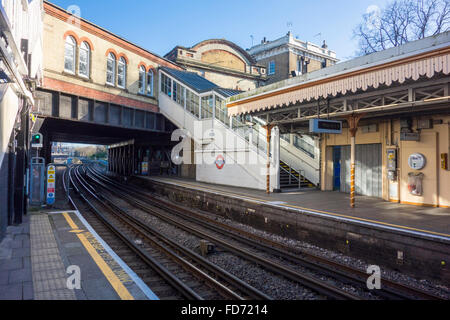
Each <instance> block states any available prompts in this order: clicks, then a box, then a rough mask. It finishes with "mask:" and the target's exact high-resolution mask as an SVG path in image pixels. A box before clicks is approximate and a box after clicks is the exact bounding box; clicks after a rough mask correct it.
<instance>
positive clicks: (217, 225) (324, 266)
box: [87, 167, 442, 300]
mask: <svg viewBox="0 0 450 320" xmlns="http://www.w3.org/2000/svg"><path fill="white" fill-rule="evenodd" d="M87 170H88V172H89V175H90V177H91V179H93V180H94V181H96V183H98V184H99V185H102V186H103V187H105V188H109V190H110V191H114V192H115V193H116V194H117V195H118V196H120V197H121V198H123V199H124V200H125V201H127V202H128V203H130V204H131V205H133V206H135V207H137V208H139V209H141V210H143V211H146V212H148V213H150V214H153V215H156V216H158V217H159V218H161V219H162V220H164V221H166V222H169V223H172V224H174V225H176V226H177V227H179V228H181V229H183V230H186V231H188V232H192V233H193V234H196V235H198V236H200V237H202V238H206V239H208V240H210V241H211V242H213V243H216V244H218V245H220V246H222V247H224V248H226V249H228V250H230V251H231V252H233V253H236V254H238V255H241V256H246V258H247V259H249V258H251V259H249V260H253V262H255V263H258V264H261V260H267V259H260V258H258V257H255V255H254V254H252V253H251V252H245V251H244V252H243V251H240V249H238V248H236V246H234V245H232V244H230V243H227V242H225V241H223V240H222V239H219V238H217V237H213V236H211V235H209V234H207V233H204V232H202V231H199V230H198V229H196V228H192V227H189V226H188V225H186V223H183V222H182V221H189V222H191V223H192V224H195V225H200V226H202V227H204V228H206V229H208V230H211V231H213V232H214V233H216V234H220V235H222V236H224V237H228V238H232V239H233V240H235V241H237V242H240V243H244V244H246V245H248V246H250V247H252V248H257V249H259V250H262V251H264V252H267V253H270V254H272V255H274V256H276V257H278V258H281V259H283V260H286V261H289V262H292V263H295V264H297V265H300V266H303V267H305V268H307V269H310V270H313V271H314V272H317V273H320V274H323V275H326V276H328V277H332V278H334V279H337V280H338V281H340V282H342V283H345V284H350V285H352V286H357V287H359V288H361V289H362V290H367V284H366V280H367V274H366V273H364V272H363V271H361V270H359V269H355V268H352V267H349V266H346V265H343V264H339V263H337V262H335V261H332V260H329V259H326V258H323V257H319V256H316V255H313V254H309V253H305V252H300V251H298V250H293V249H292V248H291V247H288V246H286V245H284V244H281V243H279V242H275V241H272V240H269V239H267V238H264V237H261V236H258V235H255V234H253V233H250V232H246V231H244V230H242V229H239V228H235V227H232V226H230V225H228V224H225V223H221V222H218V221H216V220H213V219H211V218H208V217H205V216H204V215H201V214H199V213H197V212H196V211H194V210H190V209H187V208H185V207H181V206H179V205H176V204H174V203H170V202H168V201H164V200H162V199H160V198H157V197H155V196H153V195H151V194H150V193H148V192H143V191H142V190H140V189H138V188H136V187H133V186H130V185H122V184H120V183H118V182H117V181H115V180H112V179H110V178H109V177H107V176H105V175H103V174H102V173H101V172H99V171H98V170H95V169H93V168H92V167H89V168H88V169H87ZM157 209H159V210H157ZM164 212H166V213H167V212H169V213H170V214H171V215H173V216H176V217H178V218H179V219H182V220H178V221H177V220H175V219H173V218H171V217H169V216H168V215H167V214H164ZM263 262H264V261H263ZM265 266H266V267H267V268H268V269H269V270H272V271H274V272H276V270H274V269H276V268H277V267H278V268H279V270H278V271H279V273H280V274H282V275H283V276H285V277H286V278H288V279H291V280H294V278H295V280H294V281H299V282H300V283H302V284H303V285H306V286H307V287H309V288H311V289H313V290H315V291H316V292H318V293H320V294H324V295H326V296H328V297H331V298H335V299H342V298H344V299H345V298H347V299H354V298H355V297H354V296H353V295H350V296H346V295H344V296H339V294H338V293H336V289H337V290H338V291H339V290H340V289H339V288H333V287H332V286H331V287H330V286H329V285H328V284H326V285H325V288H323V286H322V284H321V283H317V282H316V281H310V280H314V279H310V278H309V277H306V278H304V279H302V280H301V279H300V278H299V277H298V275H296V274H295V273H294V274H293V273H292V271H293V270H289V269H287V270H285V268H284V267H283V266H280V265H278V266H277V265H276V264H272V265H271V264H270V263H269V264H268V265H267V264H266V265H265ZM330 291H331V294H330ZM372 293H373V292H372ZM375 293H376V294H377V295H379V296H380V297H382V298H384V299H396V300H403V299H425V300H441V299H442V298H440V297H439V296H436V295H433V294H431V293H428V292H426V291H423V290H420V289H417V288H414V287H410V286H406V285H404V284H400V283H397V282H394V281H391V280H388V279H382V289H381V290H377V291H376V292H375Z"/></svg>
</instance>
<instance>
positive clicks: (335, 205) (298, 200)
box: [131, 177, 450, 281]
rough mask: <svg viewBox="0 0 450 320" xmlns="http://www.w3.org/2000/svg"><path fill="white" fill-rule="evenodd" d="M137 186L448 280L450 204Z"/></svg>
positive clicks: (181, 182)
mask: <svg viewBox="0 0 450 320" xmlns="http://www.w3.org/2000/svg"><path fill="white" fill-rule="evenodd" d="M131 182H132V183H134V184H138V185H140V186H141V187H144V188H147V189H149V190H150V191H151V192H153V193H155V194H159V195H161V196H163V197H165V198H168V201H171V202H177V203H178V204H179V205H181V206H188V207H191V208H193V209H195V210H198V209H200V210H202V211H204V212H209V213H212V214H217V215H219V216H222V217H223V218H225V219H230V220H232V221H234V222H237V223H242V224H245V225H249V226H251V227H254V228H256V229H259V230H262V231H265V232H269V233H273V234H277V235H280V236H282V237H286V238H292V239H296V240H300V241H304V242H305V244H307V245H314V246H318V247H320V248H324V249H328V250H332V251H334V252H339V253H342V254H345V255H348V256H352V257H355V258H358V259H363V260H365V261H367V262H368V263H370V264H375V265H380V266H383V267H386V268H389V269H391V270H397V271H400V272H404V273H406V274H410V275H412V276H414V277H420V278H429V279H439V280H443V281H450V268H449V264H450V225H449V223H448V221H449V217H450V209H444V208H426V207H415V206H410V205H399V204H395V203H389V202H384V201H381V200H379V199H374V198H369V197H358V198H357V208H356V209H351V208H350V207H349V197H348V195H346V194H342V193H337V192H321V191H314V190H305V191H293V192H287V193H281V194H266V193H265V192H263V191H258V190H251V189H246V188H239V187H229V186H220V185H211V184H207V183H201V182H196V181H193V180H187V179H180V178H173V177H135V178H133V180H131Z"/></svg>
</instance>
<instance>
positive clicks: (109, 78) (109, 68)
mask: <svg viewBox="0 0 450 320" xmlns="http://www.w3.org/2000/svg"><path fill="white" fill-rule="evenodd" d="M106 83H107V84H110V85H112V86H115V85H116V56H115V55H114V54H113V53H109V55H108V61H107V64H106Z"/></svg>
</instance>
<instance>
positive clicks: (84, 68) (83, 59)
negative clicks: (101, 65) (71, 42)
mask: <svg viewBox="0 0 450 320" xmlns="http://www.w3.org/2000/svg"><path fill="white" fill-rule="evenodd" d="M79 72H80V75H82V76H85V77H88V76H89V51H88V50H86V49H80V66H79Z"/></svg>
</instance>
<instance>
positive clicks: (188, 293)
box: [69, 168, 203, 300]
mask: <svg viewBox="0 0 450 320" xmlns="http://www.w3.org/2000/svg"><path fill="white" fill-rule="evenodd" d="M73 170H74V168H71V169H70V172H69V177H70V181H71V183H72V185H73V186H74V187H75V189H76V192H77V193H78V194H79V195H80V197H81V198H82V199H83V200H84V202H86V203H87V204H88V206H89V207H90V208H91V210H92V211H93V212H94V214H95V215H96V216H97V217H98V218H99V220H100V221H102V222H103V223H104V224H105V226H106V227H108V229H110V230H111V231H112V232H113V233H114V234H115V235H117V236H118V237H119V238H120V239H121V240H122V241H123V242H124V243H125V244H126V245H127V246H128V247H129V248H130V249H131V250H132V251H134V252H135V253H136V254H137V255H138V256H139V257H140V258H141V259H142V260H143V261H144V262H145V263H146V264H147V265H148V266H150V267H151V268H152V269H153V270H155V271H156V272H157V273H158V274H159V275H160V276H161V277H162V278H163V279H164V280H166V281H167V282H168V283H169V284H170V285H171V286H173V287H174V288H175V289H176V290H177V291H178V292H179V293H181V294H182V295H183V296H184V297H185V298H186V299H188V300H203V298H202V297H201V296H200V295H198V294H197V293H196V292H195V291H194V290H192V289H191V288H189V287H188V286H187V285H186V284H184V283H183V282H182V281H181V280H180V279H178V278H177V277H176V276H175V275H174V274H173V273H171V272H170V271H169V270H168V269H167V268H166V267H164V266H163V265H162V264H161V263H159V262H158V261H156V260H155V259H154V258H153V257H151V256H150V255H149V254H148V253H146V252H145V251H143V250H142V249H141V248H139V247H138V246H137V245H136V244H134V242H133V240H132V239H130V238H129V237H128V236H126V235H125V234H124V233H123V232H121V231H120V230H119V229H117V228H116V227H115V226H114V225H113V224H112V223H111V222H110V221H109V220H108V219H107V218H106V217H105V216H104V215H103V214H102V213H101V212H100V210H99V209H98V208H97V207H96V206H95V205H94V204H92V202H91V201H90V200H89V199H87V197H86V196H85V195H84V194H83V193H82V191H81V190H80V188H78V186H77V184H76V183H75V181H74V176H73ZM75 179H77V180H78V178H77V177H75ZM80 184H81V183H80Z"/></svg>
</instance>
